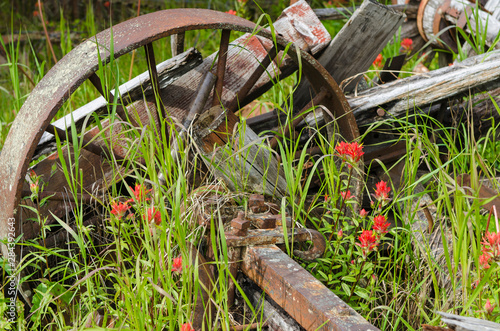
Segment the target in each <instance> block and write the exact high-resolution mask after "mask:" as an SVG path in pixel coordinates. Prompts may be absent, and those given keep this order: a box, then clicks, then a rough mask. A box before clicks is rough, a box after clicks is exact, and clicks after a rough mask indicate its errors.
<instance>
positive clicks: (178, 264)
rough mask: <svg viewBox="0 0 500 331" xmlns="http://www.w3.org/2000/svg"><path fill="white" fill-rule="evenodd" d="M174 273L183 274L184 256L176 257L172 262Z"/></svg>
mask: <svg viewBox="0 0 500 331" xmlns="http://www.w3.org/2000/svg"><path fill="white" fill-rule="evenodd" d="M172 272H178V273H181V272H182V256H179V257H176V258H174V260H173V261H172Z"/></svg>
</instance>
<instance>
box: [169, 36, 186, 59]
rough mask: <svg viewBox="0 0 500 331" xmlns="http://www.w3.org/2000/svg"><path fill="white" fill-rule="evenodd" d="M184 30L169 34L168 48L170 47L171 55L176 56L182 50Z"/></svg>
mask: <svg viewBox="0 0 500 331" xmlns="http://www.w3.org/2000/svg"><path fill="white" fill-rule="evenodd" d="M185 36H186V33H185V32H181V33H177V34H173V35H171V36H170V48H171V49H172V56H177V55H179V54H181V53H182V52H184V37H185Z"/></svg>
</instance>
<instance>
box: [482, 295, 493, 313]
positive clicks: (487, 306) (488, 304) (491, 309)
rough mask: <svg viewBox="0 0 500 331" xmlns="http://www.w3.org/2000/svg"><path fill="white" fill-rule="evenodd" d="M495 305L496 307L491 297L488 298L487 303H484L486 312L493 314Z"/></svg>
mask: <svg viewBox="0 0 500 331" xmlns="http://www.w3.org/2000/svg"><path fill="white" fill-rule="evenodd" d="M494 307H495V305H492V304H491V302H490V299H487V300H486V304H485V305H484V310H486V312H487V313H488V314H491V313H493V308H494Z"/></svg>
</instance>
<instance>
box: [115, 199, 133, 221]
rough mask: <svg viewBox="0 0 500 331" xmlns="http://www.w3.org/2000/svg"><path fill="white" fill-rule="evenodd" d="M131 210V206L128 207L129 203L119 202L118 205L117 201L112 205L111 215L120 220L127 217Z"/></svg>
mask: <svg viewBox="0 0 500 331" xmlns="http://www.w3.org/2000/svg"><path fill="white" fill-rule="evenodd" d="M129 209H130V206H128V205H127V203H126V202H125V203H123V202H119V203H116V201H113V202H112V203H111V214H113V215H115V216H116V218H118V219H119V220H121V219H122V217H123V216H124V215H125V213H126V212H127V210H129Z"/></svg>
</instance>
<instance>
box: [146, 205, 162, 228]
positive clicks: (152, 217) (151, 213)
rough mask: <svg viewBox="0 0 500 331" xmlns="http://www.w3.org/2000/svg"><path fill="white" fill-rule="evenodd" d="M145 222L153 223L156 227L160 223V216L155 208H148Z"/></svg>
mask: <svg viewBox="0 0 500 331" xmlns="http://www.w3.org/2000/svg"><path fill="white" fill-rule="evenodd" d="M146 220H147V221H148V222H149V223H153V222H154V223H155V224H156V225H160V223H161V214H160V212H159V211H158V210H156V209H155V207H151V208H148V210H147V215H146Z"/></svg>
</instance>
